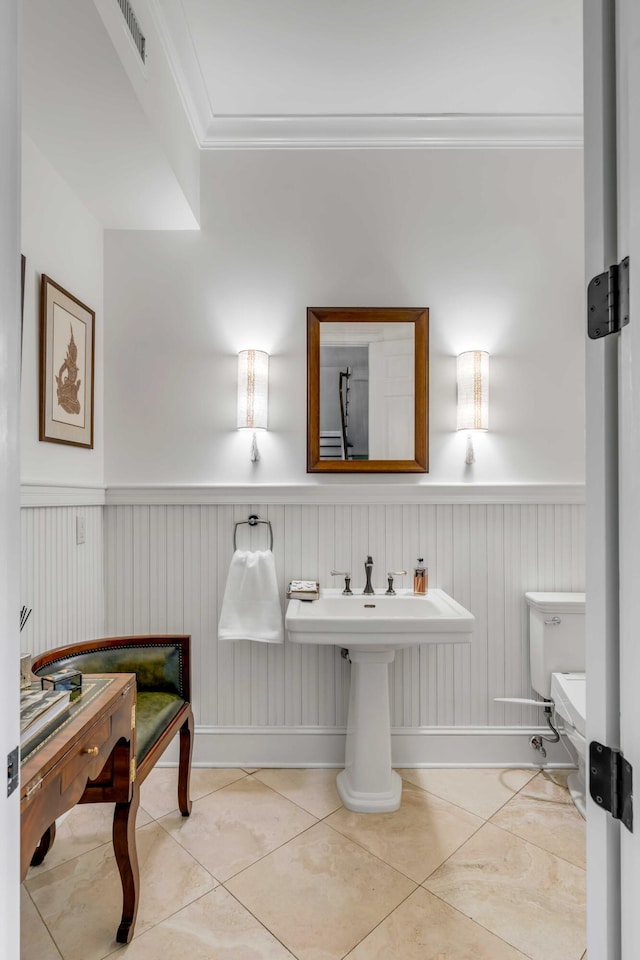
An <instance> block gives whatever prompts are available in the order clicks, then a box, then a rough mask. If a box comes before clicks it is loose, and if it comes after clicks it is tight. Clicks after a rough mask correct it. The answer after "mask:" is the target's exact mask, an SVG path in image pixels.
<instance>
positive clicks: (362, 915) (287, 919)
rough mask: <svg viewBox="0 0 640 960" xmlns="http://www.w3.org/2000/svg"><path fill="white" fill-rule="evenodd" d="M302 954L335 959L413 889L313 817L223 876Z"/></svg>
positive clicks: (308, 958)
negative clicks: (296, 832)
mask: <svg viewBox="0 0 640 960" xmlns="http://www.w3.org/2000/svg"><path fill="white" fill-rule="evenodd" d="M226 886H227V888H228V889H229V890H230V891H231V893H232V894H233V895H234V896H236V897H237V898H238V900H240V902H241V903H243V904H244V905H245V906H246V907H247V909H248V910H250V911H251V913H252V914H253V915H254V916H255V917H257V918H258V920H260V922H261V923H263V924H264V925H265V926H266V927H268V929H269V930H270V931H271V932H272V933H273V934H274V935H275V936H276V937H277V938H278V939H279V940H280V941H282V943H284V944H285V946H287V947H288V948H289V949H290V950H291V952H292V953H293V954H295V956H296V957H298V958H299V960H338V958H341V957H343V956H344V955H345V953H347V952H348V951H349V950H350V949H351V948H352V947H354V946H355V945H356V943H358V942H359V941H360V940H361V939H362V938H363V937H364V936H365V935H366V934H367V933H369V932H370V931H371V930H372V929H373V927H374V926H375V925H376V924H377V923H379V922H380V921H381V920H383V919H384V918H385V917H386V916H387V915H388V914H389V913H390V912H391V911H392V910H393V909H394V908H395V907H396V906H397V905H398V904H399V903H401V902H402V900H404V899H405V898H406V897H407V896H408V895H409V894H410V893H411V892H412V891H413V890H414V889H415V885H414V884H413V883H412V882H411V881H410V880H408V879H407V878H406V877H404V876H402V875H401V874H399V873H397V872H396V871H395V870H393V869H392V868H391V867H389V866H387V864H384V863H382V862H381V861H380V860H377V859H376V858H375V857H372V856H371V854H369V853H367V852H366V850H363V849H362V847H359V846H358V845H357V844H355V843H353V842H352V841H351V840H348V839H347V838H346V837H343V836H341V835H340V834H339V833H336V831H335V830H332V829H331V828H330V827H327V826H326V824H325V823H318V824H316V825H315V826H314V827H311V829H310V830H307V831H306V832H305V833H303V834H302V835H301V836H299V837H296V838H295V839H293V840H291V841H289V843H287V844H285V845H284V846H282V847H280V848H279V849H278V850H275V851H274V852H273V853H271V854H269V856H267V857H265V858H264V859H263V860H261V861H260V862H259V863H255V864H254V865H253V866H251V867H249V868H248V869H247V870H244V871H243V872H242V873H240V874H238V875H237V876H236V877H234V878H233V879H232V880H230V881H229V882H228V883H227V884H226Z"/></svg>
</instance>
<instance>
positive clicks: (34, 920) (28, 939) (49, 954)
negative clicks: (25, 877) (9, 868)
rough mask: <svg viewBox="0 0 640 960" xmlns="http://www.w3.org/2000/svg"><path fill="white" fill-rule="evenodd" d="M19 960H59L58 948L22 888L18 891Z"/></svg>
mask: <svg viewBox="0 0 640 960" xmlns="http://www.w3.org/2000/svg"><path fill="white" fill-rule="evenodd" d="M20 960H60V953H59V952H58V948H57V947H56V945H55V943H54V942H53V940H52V939H51V934H50V933H49V931H48V930H47V928H46V926H45V925H44V923H43V921H42V918H41V916H40V914H39V913H38V911H37V910H36V908H35V906H34V905H33V901H32V900H31V897H30V896H29V894H28V893H27V891H26V889H25V888H24V887H22V889H21V891H20Z"/></svg>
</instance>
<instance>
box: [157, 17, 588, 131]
mask: <svg viewBox="0 0 640 960" xmlns="http://www.w3.org/2000/svg"><path fill="white" fill-rule="evenodd" d="M147 3H148V6H149V10H150V12H151V14H152V16H153V20H154V23H155V26H156V29H157V30H158V33H159V34H160V37H161V39H162V43H163V46H164V49H165V53H166V56H167V59H168V61H169V64H170V67H171V71H172V73H173V78H174V81H175V84H176V87H177V89H178V91H179V94H180V97H181V99H182V103H183V105H184V109H185V113H186V115H187V117H188V118H189V122H190V124H191V128H192V130H193V134H194V137H195V139H196V143H197V144H198V145H199V146H200V148H201V149H203V150H344V149H351V150H367V149H396V150H405V149H412V148H413V149H491V150H499V149H504V150H518V149H525V150H531V149H536V148H538V149H547V150H548V149H581V148H582V144H583V123H582V116H581V115H579V114H548V115H542V114H522V115H519V114H486V115H480V114H439V115H374V114H366V115H336V116H321V115H318V114H310V115H305V116H289V115H282V116H268V115H265V114H262V115H257V116H248V115H242V116H229V115H222V114H219V115H216V114H215V113H214V111H213V107H212V104H211V101H210V99H209V95H208V93H207V89H206V85H205V81H204V77H203V74H202V70H201V68H200V63H199V61H198V57H197V54H196V50H195V47H194V44H193V40H192V37H191V33H190V30H189V26H188V23H187V20H186V17H185V14H184V9H183V6H182V4H181V3H179V2H175V0H147Z"/></svg>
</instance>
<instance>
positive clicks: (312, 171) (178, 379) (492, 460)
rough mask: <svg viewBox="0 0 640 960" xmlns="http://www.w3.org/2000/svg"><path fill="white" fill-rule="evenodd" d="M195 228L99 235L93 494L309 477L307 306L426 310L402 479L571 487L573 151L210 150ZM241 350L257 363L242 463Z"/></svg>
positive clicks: (575, 446) (576, 429) (578, 450)
mask: <svg viewBox="0 0 640 960" xmlns="http://www.w3.org/2000/svg"><path fill="white" fill-rule="evenodd" d="M201 227H202V229H201V231H200V232H199V233H195V232H194V233H121V232H114V233H109V234H108V235H107V237H106V243H105V276H106V285H105V312H106V316H107V318H108V336H107V340H106V345H105V363H106V399H105V404H106V410H107V420H106V428H105V429H106V447H105V475H106V479H107V482H108V484H119V483H246V482H249V483H250V482H262V483H279V482H287V483H292V482H293V483H300V482H307V481H309V480H311V481H312V482H316V481H315V478H310V477H308V476H307V474H306V472H305V464H306V453H305V436H306V372H305V355H306V307H307V306H347V305H362V306H367V305H370V306H382V305H387V306H401V305H408V306H428V307H429V308H430V311H431V317H430V345H431V354H430V357H431V364H430V369H431V389H430V405H431V406H430V465H431V466H430V473H429V475H428V476H427V477H412V478H403V479H402V480H401V481H399V482H402V483H405V484H416V483H421V482H434V481H435V482H457V481H469V480H471V481H477V482H540V481H542V482H544V481H556V482H582V481H583V479H584V463H583V458H584V438H583V432H584V401H583V366H584V348H583V322H584V321H583V312H584V308H583V293H582V290H583V279H582V278H583V268H582V263H583V252H582V249H583V243H582V155H581V153H580V152H579V151H562V150H528V151H525V150H522V151H518V150H515V151H483V150H461V151H438V150H431V151H428V150H427V151H423V150H413V151H411V150H407V151H366V152H365V151H357V150H354V151H315V152H314V151H290V152H278V151H256V152H237V153H234V152H220V153H216V152H211V153H206V154H203V157H202V184H201ZM245 347H256V348H261V349H266V350H268V351H269V352H270V353H271V355H272V360H271V367H270V406H269V421H270V431H269V433H268V434H267V435H266V436H265V437H264V439H261V444H260V446H261V452H262V460H261V461H260V463H259V464H257V465H253V464H251V463H250V461H249V457H248V441H247V439H246V437H245V436H243V435H241V434H239V433H237V432H236V431H235V391H236V354H237V351H238V350H240V349H242V348H245ZM474 348H476V349H485V350H488V351H490V353H491V354H492V385H491V406H490V425H491V430H490V432H489V434H487V435H486V436H481V437H480V438H479V442H478V443H477V444H476V455H477V463H476V464H475V466H474V467H473V468H472V469H471V470H465V465H464V437H463V436H459V435H457V434H456V433H455V360H454V357H455V355H456V354H457V353H458V352H460V351H462V350H465V349H474ZM377 479H379V478H376V477H371V478H368V479H366V480H363V479H360V478H351V480H352V482H354V483H363V482H365V483H366V482H374V483H375V482H376V481H377ZM321 482H322V483H323V484H329V483H331V482H332V479H331V478H323V479H322V481H321Z"/></svg>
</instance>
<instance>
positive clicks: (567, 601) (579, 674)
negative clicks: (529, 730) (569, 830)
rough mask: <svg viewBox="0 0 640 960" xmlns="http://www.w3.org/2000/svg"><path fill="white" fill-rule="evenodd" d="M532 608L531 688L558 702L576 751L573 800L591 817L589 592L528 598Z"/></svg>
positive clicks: (571, 782) (529, 595)
mask: <svg viewBox="0 0 640 960" xmlns="http://www.w3.org/2000/svg"><path fill="white" fill-rule="evenodd" d="M525 597H526V600H527V603H528V604H529V660H530V664H531V686H532V687H533V689H534V690H535V691H536V693H538V694H539V695H540V696H541V697H543V698H544V699H545V700H553V702H554V704H555V711H556V718H558V717H559V718H561V719H562V721H563V729H562V731H561V732H563V733H565V734H566V735H567V737H568V739H569V741H570V743H571V744H572V745H573V747H574V748H575V752H576V762H577V764H578V771H577V773H573V774H571V775H570V776H569V779H568V787H569V792H570V794H571V798H572V800H573V802H574V803H575V805H576V807H577V808H578V810H579V811H580V813H581V814H582V816H583V817H586V797H585V757H586V742H585V716H586V676H585V672H584V668H585V622H584V608H585V596H584V593H526V594H525Z"/></svg>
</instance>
